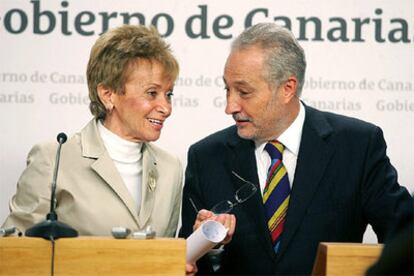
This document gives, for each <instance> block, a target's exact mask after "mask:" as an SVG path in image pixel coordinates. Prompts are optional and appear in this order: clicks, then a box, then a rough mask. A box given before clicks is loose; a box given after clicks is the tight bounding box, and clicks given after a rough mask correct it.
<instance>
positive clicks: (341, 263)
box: [312, 243, 383, 276]
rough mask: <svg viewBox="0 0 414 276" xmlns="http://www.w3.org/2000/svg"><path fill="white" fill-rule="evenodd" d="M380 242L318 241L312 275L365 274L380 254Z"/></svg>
mask: <svg viewBox="0 0 414 276" xmlns="http://www.w3.org/2000/svg"><path fill="white" fill-rule="evenodd" d="M382 247H383V246H382V245H381V244H361V243H320V244H319V247H318V253H317V256H316V260H315V264H314V266H313V271H312V275H318V276H319V275H329V276H333V275H365V272H366V270H367V269H368V267H370V266H371V265H372V264H373V263H374V262H375V261H376V260H377V259H378V258H379V256H380V254H381V251H382Z"/></svg>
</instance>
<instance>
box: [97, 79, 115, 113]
mask: <svg viewBox="0 0 414 276" xmlns="http://www.w3.org/2000/svg"><path fill="white" fill-rule="evenodd" d="M96 90H97V92H98V96H99V99H100V100H101V102H102V103H103V105H104V106H105V109H106V110H107V111H108V112H111V111H112V109H113V108H114V104H113V103H112V94H113V93H114V92H113V90H112V89H111V88H109V87H107V86H106V85H104V84H102V83H100V84H98V87H97V88H96Z"/></svg>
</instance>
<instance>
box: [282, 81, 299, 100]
mask: <svg viewBox="0 0 414 276" xmlns="http://www.w3.org/2000/svg"><path fill="white" fill-rule="evenodd" d="M283 88H284V89H283V93H284V96H285V97H286V99H287V100H290V99H292V98H293V97H295V96H296V91H297V89H298V79H297V78H296V77H295V76H290V77H289V78H288V79H287V81H286V82H285V84H284V85H283Z"/></svg>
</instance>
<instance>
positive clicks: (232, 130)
mask: <svg viewBox="0 0 414 276" xmlns="http://www.w3.org/2000/svg"><path fill="white" fill-rule="evenodd" d="M235 139H239V138H238V135H237V128H236V126H234V125H233V126H230V127H227V128H224V129H222V130H219V131H217V132H214V133H212V134H210V135H208V136H206V137H204V138H202V139H201V140H199V141H198V142H196V143H194V144H193V145H192V146H191V147H196V148H200V147H210V146H219V145H225V144H226V143H227V142H229V141H234V140H235Z"/></svg>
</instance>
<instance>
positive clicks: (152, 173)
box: [138, 144, 158, 228]
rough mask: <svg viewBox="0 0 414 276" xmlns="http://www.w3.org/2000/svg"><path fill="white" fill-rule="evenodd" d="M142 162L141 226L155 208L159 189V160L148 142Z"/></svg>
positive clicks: (139, 218) (145, 145) (139, 219)
mask: <svg viewBox="0 0 414 276" xmlns="http://www.w3.org/2000/svg"><path fill="white" fill-rule="evenodd" d="M142 155H143V157H142V158H143V162H142V164H143V165H142V189H141V193H142V198H141V208H140V211H139V215H138V222H139V225H140V227H141V228H143V227H144V225H145V224H146V223H147V221H148V219H149V217H150V215H151V213H152V209H153V208H154V200H155V192H156V189H157V181H158V170H157V161H156V159H155V156H154V154H153V152H152V150H151V148H150V146H149V145H148V144H144V145H143V151H142Z"/></svg>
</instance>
